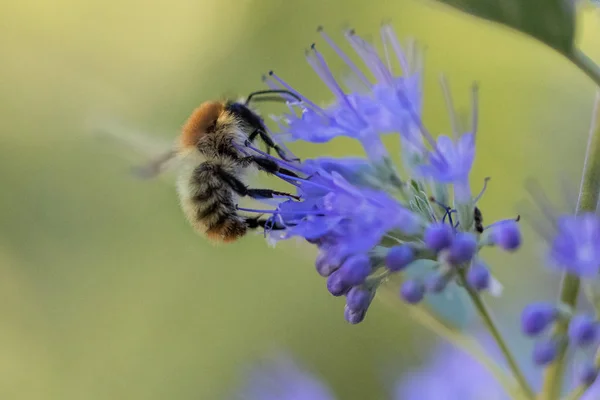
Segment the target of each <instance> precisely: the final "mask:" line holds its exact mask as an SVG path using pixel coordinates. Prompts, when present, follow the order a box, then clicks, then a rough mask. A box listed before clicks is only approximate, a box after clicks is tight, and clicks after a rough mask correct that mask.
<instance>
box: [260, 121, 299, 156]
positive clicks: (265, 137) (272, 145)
mask: <svg viewBox="0 0 600 400" xmlns="http://www.w3.org/2000/svg"><path fill="white" fill-rule="evenodd" d="M256 136H260V138H261V140H262V141H263V142H264V143H265V145H266V146H267V154H271V149H275V151H276V152H277V155H279V157H280V158H281V159H282V160H285V161H300V159H299V158H297V157H296V158H292V159H289V158H287V154H285V151H283V149H282V148H281V147H279V145H277V143H275V142H274V141H273V139H271V136H269V134H268V133H267V132H265V130H264V129H262V128H256V129H255V130H254V131H253V132H252V133H251V134H250V136H248V142H250V143H252V141H253V140H254V139H256Z"/></svg>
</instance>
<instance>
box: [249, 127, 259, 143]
mask: <svg viewBox="0 0 600 400" xmlns="http://www.w3.org/2000/svg"><path fill="white" fill-rule="evenodd" d="M259 131H260V129H255V130H254V131H253V132H252V133H251V134H250V136H248V142H250V143H252V142H253V141H254V139H256V137H257V136H258V132H259Z"/></svg>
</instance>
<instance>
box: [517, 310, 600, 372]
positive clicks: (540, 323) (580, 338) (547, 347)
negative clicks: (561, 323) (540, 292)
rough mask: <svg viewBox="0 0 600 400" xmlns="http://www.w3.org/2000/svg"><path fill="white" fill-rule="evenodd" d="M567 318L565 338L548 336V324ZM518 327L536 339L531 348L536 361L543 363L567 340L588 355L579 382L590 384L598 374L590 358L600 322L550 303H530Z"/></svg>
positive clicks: (599, 334) (595, 343)
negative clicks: (573, 313) (567, 325)
mask: <svg viewBox="0 0 600 400" xmlns="http://www.w3.org/2000/svg"><path fill="white" fill-rule="evenodd" d="M558 320H566V322H568V324H569V329H568V332H567V335H566V337H560V336H557V335H550V334H549V332H548V331H549V328H550V326H551V325H552V324H553V323H554V322H556V321H558ZM521 330H522V331H523V333H524V334H526V335H527V336H530V337H534V338H536V343H535V346H534V349H533V361H534V363H535V364H537V365H540V366H545V365H548V364H550V363H551V362H552V361H554V359H555V358H556V355H557V353H558V349H559V346H564V345H565V344H566V343H567V341H568V342H569V343H571V344H572V345H573V346H575V348H576V349H581V350H583V351H584V353H585V354H586V355H587V356H588V357H587V359H586V360H585V361H584V362H583V365H582V367H583V368H580V369H581V371H580V374H579V375H580V376H579V379H580V380H581V382H582V383H586V384H591V383H592V382H593V381H595V380H596V377H597V376H598V370H597V368H596V367H595V366H594V361H593V360H592V359H591V357H590V356H591V355H592V353H593V352H592V351H590V350H593V348H594V346H595V347H597V346H598V344H599V343H598V339H600V323H599V322H598V321H597V320H596V318H593V317H591V316H589V315H586V314H577V315H572V313H571V312H569V311H568V310H563V309H561V308H559V307H557V306H555V305H554V304H552V303H546V302H540V303H532V304H529V305H527V306H526V307H525V309H524V310H523V313H522V314H521Z"/></svg>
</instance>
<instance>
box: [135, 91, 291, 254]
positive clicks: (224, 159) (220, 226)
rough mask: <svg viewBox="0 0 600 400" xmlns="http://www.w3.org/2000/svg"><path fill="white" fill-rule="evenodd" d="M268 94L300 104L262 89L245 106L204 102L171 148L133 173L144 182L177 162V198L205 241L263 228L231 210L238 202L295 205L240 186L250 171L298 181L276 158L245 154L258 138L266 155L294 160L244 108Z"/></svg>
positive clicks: (261, 223) (228, 238) (256, 220)
mask: <svg viewBox="0 0 600 400" xmlns="http://www.w3.org/2000/svg"><path fill="white" fill-rule="evenodd" d="M273 94H277V95H284V96H288V97H291V98H293V99H295V100H297V101H300V98H299V97H298V96H297V95H296V94H295V93H293V92H290V91H288V90H263V91H257V92H253V93H251V94H250V95H249V96H248V97H247V98H246V100H245V102H236V101H207V102H204V103H202V104H201V105H200V106H199V107H198V108H196V109H195V110H194V111H193V112H192V114H191V115H190V117H189V118H188V119H187V121H186V122H185V124H184V125H183V128H182V131H181V135H180V136H179V140H178V142H177V144H176V145H175V146H174V148H173V149H171V150H170V151H169V152H167V153H165V154H163V155H162V156H160V157H158V158H156V159H155V160H153V161H151V162H150V163H148V164H147V165H146V166H144V167H142V169H141V170H139V172H140V173H141V174H142V175H143V176H144V177H153V176H155V175H157V174H158V173H160V172H161V171H162V170H163V167H164V165H165V164H166V163H167V162H169V161H170V160H172V159H173V158H177V159H179V160H180V163H179V164H180V165H179V168H178V175H179V176H178V179H177V193H178V195H179V199H180V203H181V208H182V210H183V212H184V214H185V216H186V218H187V220H188V221H189V222H190V224H191V225H192V227H193V228H194V229H195V230H196V231H197V232H199V233H200V234H202V235H205V236H206V237H207V238H208V239H209V240H211V241H214V242H225V243H228V242H233V241H235V240H237V239H239V238H241V237H242V236H244V235H245V234H246V233H247V231H248V230H249V229H254V228H258V227H265V224H267V223H268V220H266V219H261V218H260V216H259V217H252V218H250V217H246V216H243V215H240V214H239V213H238V210H237V199H238V198H239V197H250V198H255V199H259V198H263V199H264V198H273V197H275V196H285V197H289V198H293V199H296V200H299V197H297V196H295V195H292V194H289V193H285V192H279V191H275V190H271V189H263V188H251V187H248V185H247V184H246V183H245V181H244V178H245V176H246V173H247V172H248V171H249V170H250V169H253V168H254V169H258V170H260V171H264V172H266V173H270V174H275V173H280V174H285V175H287V176H290V177H298V176H297V175H296V174H295V173H294V172H293V171H291V170H290V169H286V168H282V167H281V166H280V164H279V163H278V162H277V161H276V160H277V159H276V158H274V157H270V156H269V157H267V156H262V155H258V153H257V152H251V151H246V150H247V149H249V147H248V145H249V144H251V143H252V142H253V141H254V140H256V139H257V138H260V139H261V140H262V142H264V144H265V145H266V146H267V149H268V152H270V150H275V152H276V153H277V154H278V156H279V157H280V158H281V159H282V160H286V161H292V162H293V161H297V159H290V158H288V156H287V154H286V153H285V151H284V150H283V149H282V148H281V147H279V146H278V145H277V144H276V143H275V142H274V141H273V140H272V138H271V137H270V136H269V135H268V133H267V129H266V127H265V124H264V121H263V120H262V118H261V117H260V116H259V115H258V114H257V113H256V112H254V111H253V110H252V109H251V108H250V107H249V104H250V102H251V100H252V99H255V98H258V97H260V96H265V95H270V99H272V97H273V96H272V95H273ZM280 99H282V100H285V99H284V98H283V97H281V98H280ZM286 164H288V165H289V163H286Z"/></svg>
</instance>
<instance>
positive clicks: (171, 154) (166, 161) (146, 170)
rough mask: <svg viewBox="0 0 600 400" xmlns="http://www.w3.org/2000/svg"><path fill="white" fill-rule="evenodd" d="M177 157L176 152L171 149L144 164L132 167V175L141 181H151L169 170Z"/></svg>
mask: <svg viewBox="0 0 600 400" xmlns="http://www.w3.org/2000/svg"><path fill="white" fill-rule="evenodd" d="M176 157H177V150H175V149H171V150H169V151H166V152H164V153H162V154H160V155H158V156H156V157H154V158H153V159H151V160H150V161H148V162H147V163H146V164H143V165H138V166H136V167H133V173H134V174H135V175H136V176H137V177H139V178H142V179H152V178H155V177H157V176H158V175H160V174H161V173H162V172H164V171H166V170H168V169H169V167H170V166H172V165H173V164H174V161H175V160H176Z"/></svg>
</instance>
